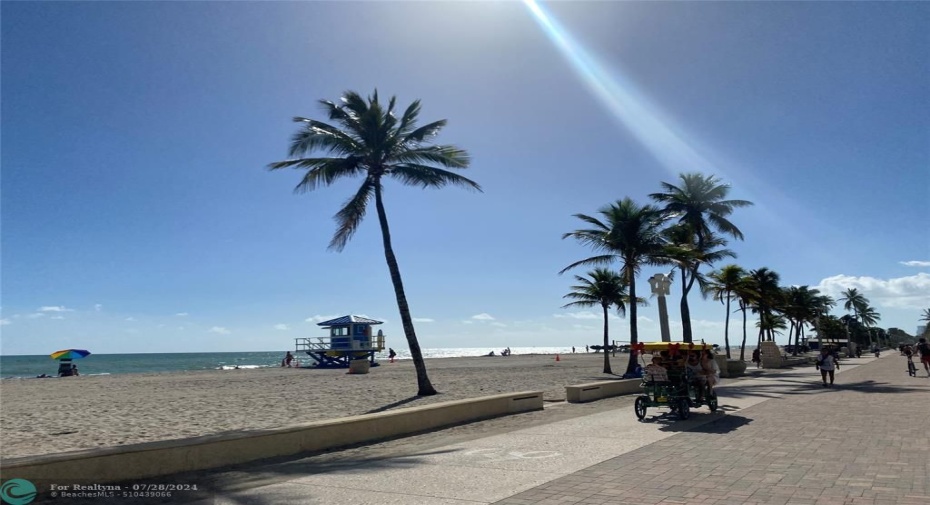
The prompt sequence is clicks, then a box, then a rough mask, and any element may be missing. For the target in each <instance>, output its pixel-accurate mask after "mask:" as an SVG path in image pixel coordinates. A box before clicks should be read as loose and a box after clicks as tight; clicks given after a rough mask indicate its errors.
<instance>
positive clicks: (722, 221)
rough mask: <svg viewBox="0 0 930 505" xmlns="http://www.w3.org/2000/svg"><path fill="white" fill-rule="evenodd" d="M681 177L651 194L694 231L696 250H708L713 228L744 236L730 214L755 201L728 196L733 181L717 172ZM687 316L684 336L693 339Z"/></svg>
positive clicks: (732, 234) (693, 266)
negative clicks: (721, 176) (706, 247)
mask: <svg viewBox="0 0 930 505" xmlns="http://www.w3.org/2000/svg"><path fill="white" fill-rule="evenodd" d="M678 178H679V179H680V181H681V185H680V186H675V185H674V184H671V183H668V182H663V183H662V188H663V189H664V190H665V192H663V193H653V194H651V195H649V197H650V198H652V199H653V200H655V201H656V202H657V203H659V204H662V205H664V207H663V211H664V212H665V213H666V214H667V216H668V217H670V218H673V219H677V220H678V224H680V225H683V226H685V227H687V229H689V230H691V232H693V234H694V237H695V239H694V243H695V244H696V249H697V250H699V251H704V250H705V246H706V244H705V242H707V241H708V240H710V237H711V234H712V232H713V231H714V230H717V231H719V232H720V233H721V234H723V235H729V236H732V237H734V238H736V239H739V240H742V239H743V233H742V232H741V231H740V229H739V228H737V227H736V225H734V224H733V223H732V222H730V220H729V219H728V218H729V216H730V214H732V213H733V211H734V210H736V209H737V208H740V207H748V206H750V205H752V202H749V201H747V200H728V199H727V195H728V194H729V193H730V185H729V184H723V183H722V182H721V181H720V179H718V178H717V177H716V176H714V175H705V174H702V173H699V172H692V173H685V174H679V176H678ZM718 245H720V244H718ZM698 268H700V263H697V264H693V265H691V274H692V275H694V276H695V277H696V276H697V270H698ZM682 280H684V279H682ZM685 296H687V294H685ZM686 305H687V301H685V302H683V306H684V309H685V312H689V311H688V310H687V307H686ZM685 317H686V315H685V314H682V321H685ZM687 317H688V321H687V322H686V323H685V324H684V327H683V328H682V337H683V339H684V340H685V341H686V342H690V341H691V340H692V335H691V322H690V314H688V315H687Z"/></svg>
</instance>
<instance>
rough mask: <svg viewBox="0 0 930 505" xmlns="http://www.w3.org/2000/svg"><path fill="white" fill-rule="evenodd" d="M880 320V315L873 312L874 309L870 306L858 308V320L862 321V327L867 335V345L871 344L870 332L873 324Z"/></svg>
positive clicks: (875, 311)
mask: <svg viewBox="0 0 930 505" xmlns="http://www.w3.org/2000/svg"><path fill="white" fill-rule="evenodd" d="M881 319H882V315H881V314H879V313H878V311H877V310H875V308H874V307H872V306H870V305H865V306H864V307H860V308H859V320H860V321H862V325H863V326H865V327H866V331H867V332H868V333H869V343H870V344H871V343H872V340H873V338H872V331H873V326H875V323H877V322H879V321H880V320H881Z"/></svg>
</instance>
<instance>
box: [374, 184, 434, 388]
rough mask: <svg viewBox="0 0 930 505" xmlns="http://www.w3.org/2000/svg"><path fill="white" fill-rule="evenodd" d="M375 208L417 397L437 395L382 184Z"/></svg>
mask: <svg viewBox="0 0 930 505" xmlns="http://www.w3.org/2000/svg"><path fill="white" fill-rule="evenodd" d="M375 206H376V207H377V209H378V222H379V223H381V237H382V238H383V239H384V258H385V259H386V260H387V264H388V270H390V272H391V283H393V284H394V296H395V297H396V298H397V309H398V310H399V311H400V321H401V324H403V327H404V336H406V337H407V345H408V346H409V347H410V356H411V357H412V358H413V367H414V368H415V369H416V371H417V396H430V395H434V394H436V389H435V388H433V385H432V384H431V383H430V381H429V377H428V376H427V375H426V363H424V362H423V353H422V352H421V351H420V343H419V342H418V341H417V334H416V331H415V330H414V329H413V318H411V317H410V306H409V305H407V295H406V294H405V293H404V282H403V280H402V279H401V277H400V267H398V266H397V258H396V257H395V256H394V248H393V247H391V230H390V228H389V227H388V221H387V214H385V212H384V202H382V201H381V184H380V182H379V183H376V184H375Z"/></svg>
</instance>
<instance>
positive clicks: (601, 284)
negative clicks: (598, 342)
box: [562, 268, 645, 373]
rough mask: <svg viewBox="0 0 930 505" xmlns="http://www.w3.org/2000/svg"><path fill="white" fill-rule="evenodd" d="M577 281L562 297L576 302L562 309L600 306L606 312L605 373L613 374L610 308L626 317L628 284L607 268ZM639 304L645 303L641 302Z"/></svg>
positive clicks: (577, 277)
mask: <svg viewBox="0 0 930 505" xmlns="http://www.w3.org/2000/svg"><path fill="white" fill-rule="evenodd" d="M575 280H576V281H578V284H577V285H575V286H572V291H571V292H570V293H568V294H567V295H565V296H563V297H562V298H568V299H570V300H574V301H573V302H570V303H566V304H565V305H563V306H562V308H563V309H564V308H568V307H594V306H596V305H600V307H601V309H603V311H604V373H613V371H611V369H610V353H609V352H607V350H608V349H609V347H610V332H609V330H608V326H607V321H608V319H609V317H608V316H609V315H608V311H609V310H610V307H612V306H616V307H617V314H618V315H620V316H621V317H623V316H625V315H626V304H627V302H628V301H629V294H628V293H627V289H626V282H625V281H624V280H623V277H621V276H620V274H618V273H617V272H614V271H613V270H608V269H606V268H595V269H594V270H592V271H590V272H588V277H582V276H580V275H576V276H575ZM638 303H640V304H643V303H645V302H644V301H643V300H639V301H638Z"/></svg>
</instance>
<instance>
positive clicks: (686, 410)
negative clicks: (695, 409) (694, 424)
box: [678, 398, 691, 420]
mask: <svg viewBox="0 0 930 505" xmlns="http://www.w3.org/2000/svg"><path fill="white" fill-rule="evenodd" d="M689 417H691V407H689V406H688V399H687V398H682V399H681V400H678V418H679V419H681V420H685V419H687V418H689Z"/></svg>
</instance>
